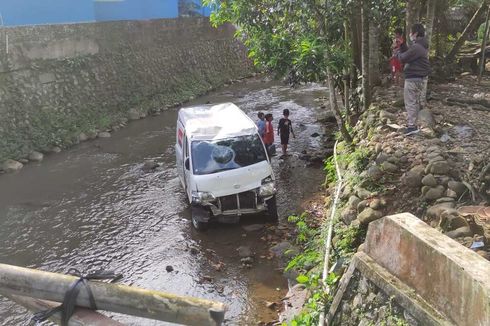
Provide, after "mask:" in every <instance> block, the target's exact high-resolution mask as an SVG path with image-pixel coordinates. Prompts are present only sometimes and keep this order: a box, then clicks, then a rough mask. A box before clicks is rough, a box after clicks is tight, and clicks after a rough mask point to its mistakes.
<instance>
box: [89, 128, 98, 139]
mask: <svg viewBox="0 0 490 326" xmlns="http://www.w3.org/2000/svg"><path fill="white" fill-rule="evenodd" d="M87 137H88V138H89V139H95V138H97V131H95V130H90V131H87Z"/></svg>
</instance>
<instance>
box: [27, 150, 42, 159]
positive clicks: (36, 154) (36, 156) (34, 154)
mask: <svg viewBox="0 0 490 326" xmlns="http://www.w3.org/2000/svg"><path fill="white" fill-rule="evenodd" d="M43 158H44V155H43V154H42V153H39V152H36V151H34V152H32V153H31V154H29V161H33V162H41V161H42V160H43Z"/></svg>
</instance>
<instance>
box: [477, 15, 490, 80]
mask: <svg viewBox="0 0 490 326" xmlns="http://www.w3.org/2000/svg"><path fill="white" fill-rule="evenodd" d="M489 19H490V6H488V9H487V19H486V21H485V31H484V32H483V40H482V41H481V58H480V70H479V71H478V83H481V78H482V75H483V71H484V70H485V52H486V51H485V50H486V47H487V39H488V25H489V23H490V22H489V21H488V20H489Z"/></svg>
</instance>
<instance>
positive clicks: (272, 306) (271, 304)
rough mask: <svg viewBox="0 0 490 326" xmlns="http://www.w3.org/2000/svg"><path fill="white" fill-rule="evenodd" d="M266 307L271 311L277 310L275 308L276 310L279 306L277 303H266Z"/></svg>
mask: <svg viewBox="0 0 490 326" xmlns="http://www.w3.org/2000/svg"><path fill="white" fill-rule="evenodd" d="M265 306H266V307H267V308H269V309H275V308H276V306H277V303H275V302H270V301H266V302H265Z"/></svg>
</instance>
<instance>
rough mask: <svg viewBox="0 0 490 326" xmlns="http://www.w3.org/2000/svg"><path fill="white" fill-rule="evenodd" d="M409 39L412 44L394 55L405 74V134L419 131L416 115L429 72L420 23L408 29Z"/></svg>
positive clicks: (427, 50)
mask: <svg viewBox="0 0 490 326" xmlns="http://www.w3.org/2000/svg"><path fill="white" fill-rule="evenodd" d="M410 40H411V41H412V45H410V47H409V48H408V49H407V50H406V51H403V49H400V51H399V52H397V54H396V57H397V58H398V59H399V60H400V61H401V62H402V63H403V64H405V68H404V70H403V74H404V75H405V86H404V89H403V99H404V101H405V110H406V111H407V115H408V121H407V128H406V130H405V136H409V135H413V134H416V133H418V132H419V128H418V127H417V115H418V113H419V110H421V109H422V104H423V103H425V101H424V99H423V97H424V96H425V94H423V93H424V89H425V87H424V85H425V83H426V82H427V76H429V74H430V62H429V43H428V42H427V39H426V38H425V29H424V26H423V25H422V24H414V25H413V26H412V28H411V29H410Z"/></svg>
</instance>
